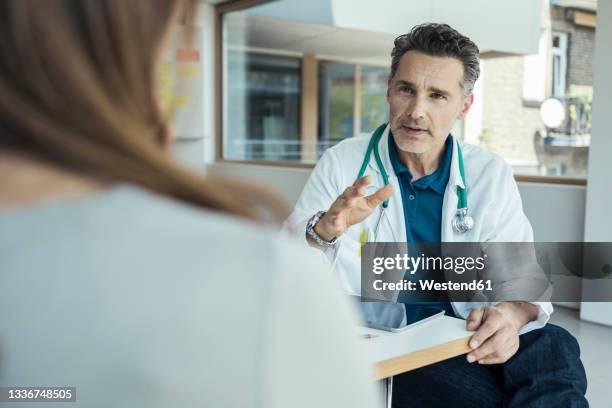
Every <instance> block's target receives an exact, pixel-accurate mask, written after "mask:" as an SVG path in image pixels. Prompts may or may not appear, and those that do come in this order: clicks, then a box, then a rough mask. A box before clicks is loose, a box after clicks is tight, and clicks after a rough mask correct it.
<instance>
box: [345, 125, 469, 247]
mask: <svg viewBox="0 0 612 408" xmlns="http://www.w3.org/2000/svg"><path fill="white" fill-rule="evenodd" d="M386 127H387V124H386V123H385V124H383V125H381V126H379V127H378V129H376V130H375V131H374V134H373V135H372V138H371V139H370V143H369V144H368V149H367V150H366V154H365V157H364V158H363V163H361V168H360V169H359V174H358V175H357V178H358V179H360V178H361V177H363V176H364V175H365V171H366V168H367V167H368V163H369V162H370V157H371V156H372V152H374V159H375V160H376V165H377V166H378V169H379V170H380V173H381V174H382V178H383V181H384V183H385V186H386V185H388V184H389V175H388V174H387V172H386V171H385V166H384V165H383V162H382V160H381V159H380V153H379V152H378V143H379V142H380V138H381V137H382V135H383V133H384V131H385V129H386ZM456 146H457V157H458V159H459V173H460V174H461V180H463V185H464V186H466V185H467V184H466V183H465V171H464V169H463V154H462V153H461V148H460V147H459V144H458V143H457V144H456ZM457 197H458V200H457V212H456V213H455V218H453V221H452V226H453V229H454V230H455V232H457V233H459V234H463V233H465V232H467V231H469V230H471V229H472V228H474V219H473V218H472V217H471V216H470V215H469V214H468V204H467V191H466V189H465V188H462V187H461V186H457ZM387 207H389V199H386V200H385V201H383V203H382V206H381V209H380V213H379V214H378V219H377V220H376V224H375V226H374V237H373V240H374V241H376V238H377V237H378V229H379V227H380V223H381V221H382V219H383V216H384V214H385V211H386V210H387Z"/></svg>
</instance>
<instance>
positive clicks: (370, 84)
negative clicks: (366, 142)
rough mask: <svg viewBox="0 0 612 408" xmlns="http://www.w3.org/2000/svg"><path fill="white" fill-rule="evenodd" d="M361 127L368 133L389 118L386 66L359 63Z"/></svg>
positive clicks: (387, 73) (387, 70) (362, 131)
mask: <svg viewBox="0 0 612 408" xmlns="http://www.w3.org/2000/svg"><path fill="white" fill-rule="evenodd" d="M360 71H361V95H360V96H361V129H360V133H361V134H364V133H370V132H372V131H374V129H376V128H377V127H378V126H380V125H381V124H383V123H385V122H387V121H388V120H389V104H387V80H388V79H389V68H388V67H375V66H367V65H361V70H360Z"/></svg>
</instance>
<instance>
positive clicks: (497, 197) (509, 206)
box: [285, 126, 552, 334]
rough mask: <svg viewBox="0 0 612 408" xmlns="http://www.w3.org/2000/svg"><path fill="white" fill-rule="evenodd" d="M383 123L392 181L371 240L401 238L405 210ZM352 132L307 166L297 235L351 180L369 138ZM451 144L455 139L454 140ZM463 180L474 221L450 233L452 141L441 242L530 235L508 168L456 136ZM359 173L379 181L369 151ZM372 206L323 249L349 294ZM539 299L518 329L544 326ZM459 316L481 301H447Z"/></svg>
mask: <svg viewBox="0 0 612 408" xmlns="http://www.w3.org/2000/svg"><path fill="white" fill-rule="evenodd" d="M388 135H389V127H388V126H387V129H385V132H384V134H383V136H382V137H381V139H380V142H379V151H380V157H381V159H382V162H383V164H384V167H385V169H386V170H387V173H388V174H389V182H390V184H391V185H393V188H394V195H393V196H392V197H391V199H390V200H389V207H388V209H387V211H386V212H387V214H386V217H384V218H383V221H382V222H381V226H380V230H379V232H378V238H377V241H379V242H406V229H405V222H404V212H403V208H402V203H401V192H400V187H399V184H398V179H397V176H396V175H395V173H394V172H393V167H392V165H391V161H390V159H389V145H388ZM370 137H371V135H370V136H368V137H355V138H350V139H347V140H344V141H342V142H341V143H338V144H337V145H335V146H333V147H331V148H329V149H328V150H327V151H326V152H325V153H324V154H323V156H322V157H321V159H320V160H319V162H318V163H317V166H316V167H315V169H314V170H313V172H312V174H311V175H310V178H309V180H308V182H307V183H306V185H305V187H304V190H303V191H302V193H301V195H300V197H299V199H298V201H297V204H296V206H295V209H294V211H293V213H292V214H291V215H290V217H289V218H288V219H287V221H286V223H285V226H286V228H287V229H288V230H289V231H291V232H292V233H293V234H294V235H295V236H296V237H298V238H299V239H301V240H303V242H304V245H308V244H307V241H306V236H305V231H306V224H307V222H308V220H309V219H310V217H312V216H313V215H314V214H315V213H316V212H317V211H325V210H327V209H328V208H329V207H330V206H331V204H332V203H333V202H334V201H335V199H336V198H337V197H338V196H339V195H340V194H341V193H342V192H343V191H344V190H345V189H346V188H347V187H349V186H350V185H352V184H353V183H354V182H355V180H356V178H357V174H358V172H359V167H360V166H361V163H362V162H363V158H364V156H365V152H366V149H367V146H368V143H369V140H370ZM454 143H455V144H456V143H458V141H457V139H454ZM461 150H462V152H463V162H464V170H465V179H466V183H468V207H469V214H470V215H471V216H472V217H473V218H474V228H473V229H472V230H470V231H468V232H466V233H463V234H459V233H456V232H455V231H454V230H453V228H452V225H451V222H452V220H453V218H454V217H455V213H456V211H457V186H462V187H464V185H463V181H462V179H461V174H460V172H459V164H458V157H457V148H456V147H455V148H453V154H452V162H451V169H450V177H449V181H448V185H447V187H446V191H445V194H444V203H443V209H442V211H443V214H442V231H441V232H442V241H443V242H488V241H491V242H493V241H497V242H532V241H533V230H532V228H531V225H530V223H529V220H528V219H527V217H526V216H525V214H524V212H523V208H522V203H521V197H520V195H519V191H518V188H517V185H516V182H515V180H514V177H513V173H512V169H511V167H510V166H509V165H508V164H507V163H506V162H505V161H504V160H502V159H501V158H500V157H498V156H496V155H494V154H492V153H489V152H486V151H484V150H482V149H480V148H479V147H477V146H473V145H469V144H464V143H461ZM365 174H366V175H368V174H369V175H372V176H373V180H374V181H373V183H372V184H371V185H370V186H369V187H368V189H367V193H366V194H371V193H373V192H374V191H376V190H377V189H379V188H381V187H382V186H384V182H383V179H382V175H381V173H380V170H379V168H378V166H377V165H376V161H375V158H374V154H372V155H371V157H370V162H369V165H368V167H367V169H366V172H365ZM378 211H379V210H378V209H377V210H375V212H374V213H373V214H372V215H371V216H370V217H368V218H367V219H366V220H365V221H364V222H363V223H361V224H359V225H354V226H352V227H351V228H349V229H348V231H347V232H346V233H345V234H343V235H342V236H341V237H339V239H338V242H337V243H336V245H334V246H333V247H331V248H329V249H328V250H327V251H326V255H327V258H328V259H329V260H330V261H331V262H332V263H333V264H334V271H335V272H336V273H337V274H338V276H339V279H340V281H341V284H342V286H343V287H344V289H345V290H346V291H347V292H349V293H352V294H359V293H360V292H361V266H360V258H359V256H358V250H359V246H360V243H359V235H360V233H361V231H362V230H363V228H366V229H368V230H370V231H371V230H373V229H374V225H375V223H376V219H377V216H378ZM534 304H537V305H538V306H539V309H540V310H539V313H538V317H537V319H536V320H535V321H532V322H529V323H528V324H526V325H525V326H523V328H522V329H521V330H520V332H519V333H520V334H523V333H526V332H528V331H531V330H533V329H537V328H540V327H543V326H544V325H545V324H546V322H547V321H548V319H549V318H550V314H551V313H552V305H551V304H550V303H549V302H534ZM452 305H453V309H454V310H455V313H456V314H457V315H458V316H461V317H463V318H466V317H467V316H468V314H469V312H470V311H471V310H472V309H475V308H478V307H481V306H483V305H485V303H483V302H452Z"/></svg>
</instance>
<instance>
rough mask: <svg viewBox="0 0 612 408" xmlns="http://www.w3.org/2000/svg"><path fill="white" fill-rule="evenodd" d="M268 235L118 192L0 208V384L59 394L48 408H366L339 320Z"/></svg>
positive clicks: (344, 310) (336, 309) (293, 251)
mask: <svg viewBox="0 0 612 408" xmlns="http://www.w3.org/2000/svg"><path fill="white" fill-rule="evenodd" d="M271 237H272V232H271V231H262V228H261V227H260V226H259V227H257V226H255V225H253V224H249V223H246V222H243V221H237V220H235V219H232V218H229V217H225V216H222V215H219V214H217V213H214V212H208V211H202V210H199V209H195V208H192V207H190V206H186V205H183V204H180V203H177V202H175V201H172V200H169V199H164V198H161V197H157V196H154V195H151V194H148V193H146V192H143V191H141V190H138V189H135V188H132V187H127V186H121V187H116V188H113V189H111V190H109V191H106V192H104V193H100V194H96V195H91V196H86V197H81V198H78V199H70V200H63V201H56V202H51V203H47V204H44V205H38V206H32V207H28V208H22V209H18V210H11V209H4V210H2V211H0V311H1V312H0V356H1V359H0V387H1V386H74V387H76V396H77V402H76V403H66V404H59V403H54V404H53V406H54V407H71V408H76V407H104V408H107V407H147V408H150V407H170V406H171V407H196V406H197V407H216V408H217V407H266V408H273V407H323V406H329V407H332V406H333V407H371V406H373V405H374V404H375V403H374V401H375V398H374V391H373V389H374V382H373V381H372V371H371V368H370V365H369V364H368V361H367V360H368V358H367V351H366V350H365V345H364V342H363V341H360V340H359V329H358V328H357V325H356V324H355V323H356V315H355V311H354V310H352V309H350V306H348V305H347V303H346V302H347V300H346V299H344V295H342V293H341V291H340V290H339V289H338V287H337V286H338V285H337V282H335V281H334V278H333V275H332V274H330V273H329V271H328V270H327V269H326V268H325V266H323V265H322V264H319V263H316V262H315V261H314V260H311V259H309V258H308V256H307V255H305V254H304V252H302V251H301V250H300V249H297V248H295V247H294V246H292V245H291V244H289V243H287V242H279V241H275V240H273V239H272V238H271ZM24 406H29V405H28V404H24Z"/></svg>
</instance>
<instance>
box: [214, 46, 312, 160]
mask: <svg viewBox="0 0 612 408" xmlns="http://www.w3.org/2000/svg"><path fill="white" fill-rule="evenodd" d="M227 73H228V78H230V79H231V80H229V81H228V82H227V98H226V104H225V106H226V115H227V117H228V118H231V120H227V121H226V122H225V126H224V130H225V137H224V141H225V150H224V152H225V157H226V158H227V159H232V160H278V161H293V160H299V159H300V146H299V130H298V125H299V117H300V116H299V115H300V112H299V110H300V60H299V59H297V58H288V57H279V56H273V55H263V54H255V53H244V52H230V53H229V54H228V68H227Z"/></svg>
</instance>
